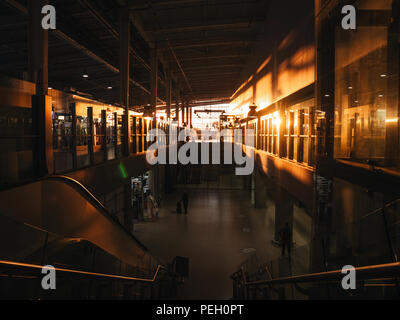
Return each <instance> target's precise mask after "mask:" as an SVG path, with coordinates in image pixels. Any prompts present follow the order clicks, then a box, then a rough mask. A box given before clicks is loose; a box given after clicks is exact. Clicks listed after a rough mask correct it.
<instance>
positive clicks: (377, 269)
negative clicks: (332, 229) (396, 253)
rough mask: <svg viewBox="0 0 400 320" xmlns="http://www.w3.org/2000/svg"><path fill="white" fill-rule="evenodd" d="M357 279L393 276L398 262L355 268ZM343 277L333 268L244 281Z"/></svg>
mask: <svg viewBox="0 0 400 320" xmlns="http://www.w3.org/2000/svg"><path fill="white" fill-rule="evenodd" d="M355 271H356V274H357V280H371V279H376V278H377V277H384V276H389V277H395V276H398V275H400V262H395V263H387V264H380V265H372V266H365V267H357V268H355ZM343 277H344V274H343V273H342V270H334V271H327V272H319V273H310V274H304V275H299V276H291V277H283V278H275V279H271V280H262V281H253V282H247V281H246V282H245V283H244V285H246V286H254V285H276V284H292V283H309V282H325V281H341V280H342V278H343Z"/></svg>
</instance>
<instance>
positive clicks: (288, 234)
mask: <svg viewBox="0 0 400 320" xmlns="http://www.w3.org/2000/svg"><path fill="white" fill-rule="evenodd" d="M281 239H282V256H285V251H286V249H287V252H288V256H289V257H290V249H291V245H292V230H291V229H290V226H289V223H286V224H285V226H284V227H283V228H282V229H281Z"/></svg>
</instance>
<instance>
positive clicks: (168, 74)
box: [167, 70, 172, 121]
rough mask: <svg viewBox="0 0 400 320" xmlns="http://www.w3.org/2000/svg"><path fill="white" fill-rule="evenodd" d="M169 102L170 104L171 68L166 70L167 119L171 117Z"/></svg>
mask: <svg viewBox="0 0 400 320" xmlns="http://www.w3.org/2000/svg"><path fill="white" fill-rule="evenodd" d="M171 104H172V78H171V70H168V72H167V121H169V120H170V119H171Z"/></svg>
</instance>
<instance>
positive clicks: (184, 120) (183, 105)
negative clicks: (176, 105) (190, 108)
mask: <svg viewBox="0 0 400 320" xmlns="http://www.w3.org/2000/svg"><path fill="white" fill-rule="evenodd" d="M185 111H186V102H185V100H184V99H182V123H185V124H187V122H186V115H185Z"/></svg>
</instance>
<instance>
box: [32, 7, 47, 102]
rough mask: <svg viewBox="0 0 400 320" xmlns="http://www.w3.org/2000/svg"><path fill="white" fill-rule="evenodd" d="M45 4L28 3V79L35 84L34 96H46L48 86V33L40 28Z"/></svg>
mask: <svg viewBox="0 0 400 320" xmlns="http://www.w3.org/2000/svg"><path fill="white" fill-rule="evenodd" d="M47 4H49V1H48V0H36V1H28V13H29V25H28V26H29V28H28V37H29V38H28V42H29V48H28V49H29V59H28V77H29V81H30V82H33V83H35V84H36V95H47V91H48V86H49V80H48V79H49V76H48V75H49V68H48V61H49V54H48V52H49V50H48V48H49V46H48V39H49V33H48V31H47V30H44V29H43V28H42V18H43V15H42V8H43V6H45V5H47Z"/></svg>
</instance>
